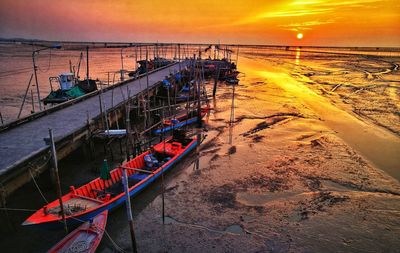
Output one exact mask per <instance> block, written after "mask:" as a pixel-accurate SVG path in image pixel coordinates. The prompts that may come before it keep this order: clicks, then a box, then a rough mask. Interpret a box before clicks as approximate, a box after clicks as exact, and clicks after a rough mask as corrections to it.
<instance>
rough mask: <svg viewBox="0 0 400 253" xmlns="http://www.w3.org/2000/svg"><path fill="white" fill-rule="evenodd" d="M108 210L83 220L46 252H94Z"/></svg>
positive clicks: (105, 221)
mask: <svg viewBox="0 0 400 253" xmlns="http://www.w3.org/2000/svg"><path fill="white" fill-rule="evenodd" d="M107 216H108V210H105V211H103V212H102V213H100V214H99V215H97V216H96V217H94V218H93V221H92V222H91V223H90V222H85V223H83V224H82V225H81V226H79V227H78V228H77V229H75V230H74V231H72V232H71V233H69V234H68V235H67V236H66V237H64V239H62V240H61V241H60V242H59V243H57V244H56V245H54V247H52V248H51V249H50V250H49V251H48V253H62V252H66V253H67V252H88V253H94V252H95V251H96V249H97V247H98V246H99V244H100V242H101V239H102V238H103V234H104V230H105V227H106V224H107Z"/></svg>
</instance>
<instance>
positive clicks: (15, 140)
mask: <svg viewBox="0 0 400 253" xmlns="http://www.w3.org/2000/svg"><path fill="white" fill-rule="evenodd" d="M186 64H187V62H182V63H181V68H183V67H184V66H185V65H186ZM177 71H179V64H178V63H176V64H173V65H170V66H168V67H165V68H163V69H160V70H156V71H154V72H152V73H150V74H149V75H148V78H149V88H152V87H154V86H156V85H157V83H158V82H160V81H162V80H163V79H164V78H165V76H168V75H170V73H174V72H177ZM146 88H147V80H146V76H143V77H141V78H139V79H136V80H131V81H127V82H126V83H124V84H121V85H120V86H119V87H116V88H114V89H109V90H107V91H105V92H104V93H103V94H102V98H103V99H102V101H103V104H104V105H105V106H104V107H105V108H106V109H107V110H108V109H110V107H111V101H112V99H113V105H114V106H116V105H118V104H120V103H123V102H124V100H125V99H126V98H127V90H128V89H129V93H130V97H133V96H135V95H137V94H138V93H140V92H141V91H144V90H146ZM113 90H114V92H113ZM88 115H89V119H91V120H92V119H95V118H96V117H98V116H100V106H99V95H95V96H92V97H90V98H87V99H86V100H83V101H81V102H78V103H76V104H73V105H70V106H68V107H66V108H63V109H61V110H58V111H55V112H52V113H50V114H48V115H44V116H42V117H39V118H37V119H35V120H32V121H29V122H26V123H24V124H21V125H18V126H16V127H13V128H12V129H9V130H6V131H2V132H0V177H3V176H4V175H5V174H7V173H9V172H12V170H13V168H15V167H17V166H19V165H20V164H21V163H24V162H27V161H29V159H31V158H32V157H35V156H37V155H38V154H40V153H41V152H44V151H45V150H46V149H48V148H49V146H48V145H47V144H46V143H45V141H44V139H45V138H48V135H49V132H48V129H49V128H51V129H53V132H54V138H55V139H56V140H61V139H63V138H64V137H66V136H70V135H71V134H72V135H73V134H74V133H75V132H79V131H80V130H81V129H82V128H85V127H86V126H87V120H88Z"/></svg>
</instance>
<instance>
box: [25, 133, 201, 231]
mask: <svg viewBox="0 0 400 253" xmlns="http://www.w3.org/2000/svg"><path fill="white" fill-rule="evenodd" d="M163 143H164V142H162V143H159V144H157V145H160V144H163ZM165 143H167V141H165ZM196 146H197V139H196V138H193V139H192V140H191V141H190V143H188V144H187V145H186V146H185V148H184V149H183V150H182V152H181V153H179V154H177V155H176V156H174V157H173V159H171V160H170V161H168V162H166V163H165V164H164V165H162V166H161V167H159V168H158V169H157V170H155V171H154V173H152V174H150V175H148V176H147V177H145V178H144V179H143V180H141V181H140V183H138V184H135V185H134V186H131V187H130V190H129V196H130V197H133V196H136V195H137V194H138V193H139V192H141V191H142V190H143V189H145V188H146V187H147V186H148V185H150V184H151V183H152V182H154V181H155V180H156V179H157V178H158V177H160V176H161V175H162V174H163V173H165V172H166V171H168V170H170V169H171V168H172V167H173V166H174V165H175V164H176V163H178V162H179V161H180V160H181V159H182V158H183V157H185V156H186V155H187V154H188V153H189V152H191V151H192V150H193V149H194V148H195V147H196ZM148 153H149V151H147V152H145V153H142V154H141V155H139V156H138V157H136V158H142V157H143V156H144V155H146V154H148ZM136 158H135V159H136ZM135 159H133V160H135ZM133 160H132V161H133ZM128 163H129V162H128ZM115 170H118V168H117V169H115ZM111 173H112V172H111ZM96 180H98V179H95V180H93V181H91V182H89V183H88V184H86V185H84V186H82V187H80V188H78V189H77V190H76V191H77V192H78V191H80V190H81V188H83V190H84V188H85V187H86V186H87V185H89V184H91V183H92V182H95V181H96ZM71 194H72V193H69V194H67V195H64V196H63V201H64V199H65V201H67V200H68V199H70V198H71ZM86 198H87V199H90V198H88V197H86ZM125 198H126V196H125V194H123V193H122V194H119V195H118V196H117V197H115V198H113V199H112V200H111V201H108V202H107V201H105V202H104V203H99V204H98V206H96V207H94V208H93V209H89V210H88V211H84V212H81V213H77V214H73V215H70V216H67V217H66V221H67V223H68V224H69V225H72V224H77V223H78V221H88V220H90V219H92V218H94V217H95V216H97V215H98V214H100V213H102V212H103V211H105V210H112V209H114V208H116V207H118V206H120V205H121V204H122V203H124V202H125ZM83 199H85V198H83ZM90 200H92V201H95V200H93V199H90ZM65 201H64V203H65ZM56 202H57V201H54V202H52V203H50V204H49V206H50V205H51V206H53V207H54V206H56V205H57V203H56ZM99 202H100V201H99ZM58 208H59V206H58ZM43 209H44V208H42V209H40V210H38V211H37V212H36V213H35V214H34V215H32V216H31V217H29V218H28V219H27V220H26V221H25V222H24V223H23V224H22V225H24V226H34V227H38V228H44V229H54V228H60V227H62V224H63V223H62V219H61V215H57V217H54V216H55V215H53V216H52V217H50V218H48V217H46V215H44V211H43Z"/></svg>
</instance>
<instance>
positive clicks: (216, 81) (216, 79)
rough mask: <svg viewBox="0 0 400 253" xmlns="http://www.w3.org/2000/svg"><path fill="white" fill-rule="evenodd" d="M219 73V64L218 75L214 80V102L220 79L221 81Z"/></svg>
mask: <svg viewBox="0 0 400 253" xmlns="http://www.w3.org/2000/svg"><path fill="white" fill-rule="evenodd" d="M219 72H220V66H219V64H218V65H217V73H216V75H215V78H214V87H213V97H214V100H215V95H216V94H217V84H218V79H219Z"/></svg>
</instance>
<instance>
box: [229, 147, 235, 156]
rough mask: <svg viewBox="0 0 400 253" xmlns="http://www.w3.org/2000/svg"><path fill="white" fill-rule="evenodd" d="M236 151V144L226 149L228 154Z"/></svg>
mask: <svg viewBox="0 0 400 253" xmlns="http://www.w3.org/2000/svg"><path fill="white" fill-rule="evenodd" d="M235 153H236V146H232V147H230V148H229V149H228V155H233V154H235Z"/></svg>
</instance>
